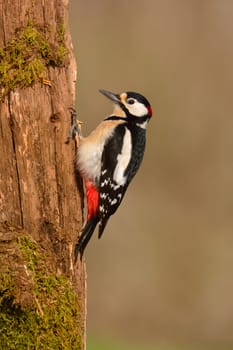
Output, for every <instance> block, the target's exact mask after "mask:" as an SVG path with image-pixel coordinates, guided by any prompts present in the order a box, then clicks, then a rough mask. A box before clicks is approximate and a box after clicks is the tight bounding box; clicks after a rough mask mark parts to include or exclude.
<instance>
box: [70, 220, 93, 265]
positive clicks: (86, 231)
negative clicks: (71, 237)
mask: <svg viewBox="0 0 233 350" xmlns="http://www.w3.org/2000/svg"><path fill="white" fill-rule="evenodd" d="M98 221H99V219H98V217H97V216H95V217H91V218H90V219H89V220H88V221H87V222H86V225H85V226H84V228H83V230H82V233H81V236H80V237H79V239H78V242H77V243H76V245H75V248H74V261H75V262H76V260H77V257H78V254H79V253H80V259H81V260H82V257H83V253H84V250H85V248H86V246H87V244H88V242H89V240H90V238H91V236H92V234H93V232H94V230H95V227H96V225H97V223H98Z"/></svg>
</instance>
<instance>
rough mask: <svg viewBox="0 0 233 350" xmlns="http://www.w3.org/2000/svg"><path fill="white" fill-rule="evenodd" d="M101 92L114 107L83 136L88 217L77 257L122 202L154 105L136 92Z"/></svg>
mask: <svg viewBox="0 0 233 350" xmlns="http://www.w3.org/2000/svg"><path fill="white" fill-rule="evenodd" d="M100 92H101V93H102V94H103V95H105V96H106V97H108V98H109V99H110V100H112V101H113V102H114V111H113V114H111V115H110V116H109V117H106V118H105V119H104V120H103V121H102V122H101V123H100V124H99V126H97V128H96V129H95V130H94V131H92V133H91V134H90V135H89V136H88V137H85V138H81V139H80V144H79V148H78V150H77V167H78V170H79V172H80V174H81V175H82V177H83V181H84V185H85V189H86V202H87V219H86V223H85V225H84V227H83V229H82V232H81V236H80V237H79V239H78V242H77V244H76V246H75V251H74V255H75V261H76V260H77V257H78V254H79V253H80V259H82V256H83V252H84V249H85V248H86V246H87V244H88V242H89V240H90V238H91V236H92V234H93V232H94V230H95V227H96V225H97V223H99V235H98V237H99V238H100V237H101V236H102V234H103V231H104V229H105V226H106V224H107V222H108V220H109V217H110V216H111V215H113V214H114V213H115V211H116V210H117V208H118V206H119V205H120V203H121V201H122V199H123V197H124V195H125V192H126V189H127V187H128V185H129V183H130V181H131V180H132V178H133V177H134V175H135V174H136V172H137V170H138V168H139V166H140V164H141V162H142V159H143V155H144V150H145V143H146V126H147V123H148V121H149V120H150V118H151V116H152V108H151V106H150V104H149V102H148V101H147V99H146V98H145V97H143V96H142V95H140V94H138V93H136V92H123V93H122V94H120V95H118V94H114V93H112V92H109V91H106V90H100Z"/></svg>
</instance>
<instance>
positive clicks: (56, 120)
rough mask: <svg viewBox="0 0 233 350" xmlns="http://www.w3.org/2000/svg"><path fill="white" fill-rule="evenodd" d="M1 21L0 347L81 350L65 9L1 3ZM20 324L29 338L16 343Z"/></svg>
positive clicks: (26, 0) (72, 77)
mask: <svg viewBox="0 0 233 350" xmlns="http://www.w3.org/2000/svg"><path fill="white" fill-rule="evenodd" d="M0 21H1V23H0V253H1V254H0V264H1V279H0V301H1V309H0V322H1V324H0V327H1V329H2V330H3V333H2V335H1V339H0V343H1V344H4V346H5V347H4V346H3V348H6V349H11V348H12V349H13V348H17V349H84V348H85V318H86V315H85V312H86V308H85V265H84V263H82V264H81V263H80V264H79V265H78V266H77V267H74V266H73V246H74V243H75V241H76V239H77V233H78V232H79V231H80V228H81V225H82V205H83V195H82V194H83V193H82V185H81V181H80V179H79V178H78V175H77V174H75V170H74V159H75V144H74V142H71V143H70V144H69V145H67V144H66V143H65V141H66V140H67V136H68V134H69V128H70V126H71V115H70V111H69V108H72V107H74V100H75V81H76V62H75V58H74V55H73V49H72V43H71V37H70V33H69V28H68V0H57V1H51V0H38V1H35V2H34V1H32V0H10V1H9V0H0ZM73 291H74V293H73ZM6 315H7V316H6ZM12 317H13V319H12ZM33 317H35V319H36V321H35V324H34V323H33V322H34V321H33V320H32V319H33ZM27 318H28V319H29V320H30V321H29V323H30V325H31V327H32V329H30V332H29V333H31V334H32V339H31V338H30V336H31V335H29V334H27V335H26V333H25V334H24V337H23V338H22V332H26V331H27V329H28V328H30V327H29V323H28V324H27V327H25V328H24V326H23V323H25V322H26V323H27V322H28V320H27ZM10 319H11V324H12V325H14V328H16V330H15V329H14V333H13V330H12V329H11V326H10V325H9V324H7V320H10ZM16 319H17V323H14V321H15V320H16ZM22 319H23V322H21V321H22ZM25 319H26V321H25ZM53 320H54V322H53ZM59 322H61V324H59ZM48 325H49V326H48ZM17 327H18V329H17ZM61 330H62V331H61ZM71 330H72V332H73V333H72V334H71ZM17 332H18V333H17ZM4 333H5V334H4ZM52 333H53V334H54V333H55V335H56V337H55V338H54V337H53V336H52V335H51V334H52ZM61 334H62V336H61V339H60V335H61ZM20 337H21V338H20ZM25 337H26V338H25ZM76 337H77V339H78V340H77V339H75V338H76ZM25 339H26V340H25ZM25 341H26V343H25V345H22V346H21V345H20V344H24V342H25ZM11 342H12V343H11ZM13 343H14V344H13ZM19 345H20V346H21V347H20V346H19ZM14 346H15V347H14Z"/></svg>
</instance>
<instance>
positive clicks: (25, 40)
mask: <svg viewBox="0 0 233 350" xmlns="http://www.w3.org/2000/svg"><path fill="white" fill-rule="evenodd" d="M49 36H50V30H49V28H48V27H43V28H41V27H39V26H36V25H35V23H34V22H33V21H32V20H31V19H29V21H28V23H27V26H26V27H25V28H22V29H20V30H19V31H18V32H17V33H16V36H15V38H14V39H13V40H11V41H10V42H9V43H8V44H7V45H6V46H5V47H3V48H0V88H1V92H0V99H1V98H3V97H4V96H5V95H6V94H7V93H8V92H9V91H11V90H13V89H15V88H16V87H21V88H23V87H28V86H31V85H33V84H34V83H35V82H37V81H43V79H45V78H46V68H47V67H48V66H53V67H63V66H65V62H66V57H67V54H68V49H67V48H66V46H65V27H64V24H63V23H60V24H58V26H57V33H56V38H55V39H54V40H53V42H52V41H51V38H49Z"/></svg>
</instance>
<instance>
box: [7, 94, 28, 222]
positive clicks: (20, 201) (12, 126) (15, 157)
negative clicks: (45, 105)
mask: <svg viewBox="0 0 233 350" xmlns="http://www.w3.org/2000/svg"><path fill="white" fill-rule="evenodd" d="M7 99H8V111H9V116H10V130H11V139H12V146H13V152H14V160H15V172H16V179H17V187H18V193H19V209H20V224H21V226H22V227H24V222H23V208H22V193H21V186H20V175H19V167H18V162H17V155H16V145H15V137H14V130H13V128H14V120H13V119H14V117H13V113H12V111H11V101H10V99H11V98H10V93H9V94H8V97H7Z"/></svg>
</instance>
